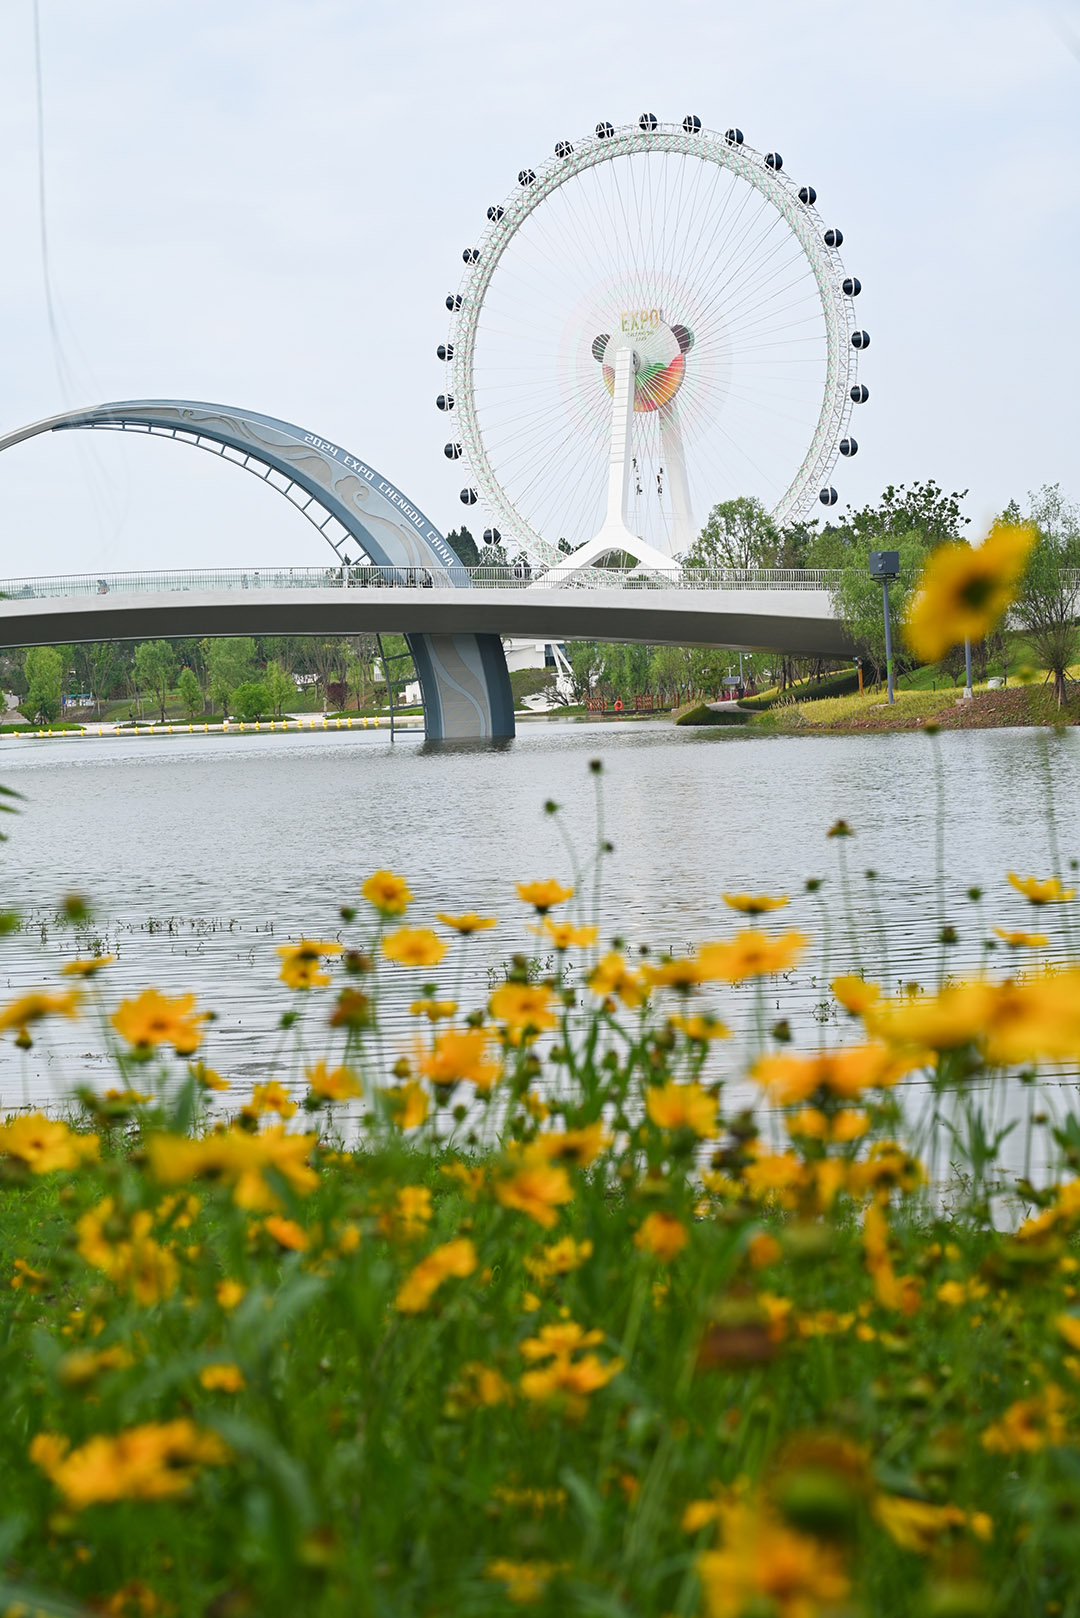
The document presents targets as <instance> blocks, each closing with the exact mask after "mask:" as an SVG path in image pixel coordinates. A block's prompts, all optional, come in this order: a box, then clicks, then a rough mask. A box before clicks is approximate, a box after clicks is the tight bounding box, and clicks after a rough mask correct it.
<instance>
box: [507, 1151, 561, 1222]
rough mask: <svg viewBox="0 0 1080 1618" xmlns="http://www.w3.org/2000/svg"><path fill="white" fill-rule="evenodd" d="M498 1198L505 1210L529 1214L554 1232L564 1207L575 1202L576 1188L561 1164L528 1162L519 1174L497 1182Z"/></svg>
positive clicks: (516, 1173) (519, 1170)
mask: <svg viewBox="0 0 1080 1618" xmlns="http://www.w3.org/2000/svg"><path fill="white" fill-rule="evenodd" d="M495 1198H496V1201H498V1202H500V1203H501V1204H502V1206H503V1207H504V1208H515V1209H517V1211H518V1212H519V1213H524V1214H528V1216H529V1218H530V1219H534V1220H535V1221H536V1223H537V1224H538V1225H541V1226H543V1228H544V1229H545V1230H550V1229H551V1228H552V1226H553V1225H554V1224H555V1222H556V1220H557V1219H558V1217H559V1215H558V1212H557V1210H558V1208H559V1207H560V1205H561V1204H562V1203H565V1202H573V1200H574V1188H573V1186H572V1185H571V1183H570V1176H569V1175H568V1174H567V1172H566V1170H565V1169H564V1168H563V1167H562V1166H561V1165H560V1164H556V1163H546V1162H533V1161H528V1160H527V1161H525V1162H524V1163H522V1165H521V1167H520V1168H519V1169H517V1171H516V1172H515V1173H513V1174H510V1175H507V1176H506V1177H505V1178H503V1179H500V1180H497V1181H496V1182H495Z"/></svg>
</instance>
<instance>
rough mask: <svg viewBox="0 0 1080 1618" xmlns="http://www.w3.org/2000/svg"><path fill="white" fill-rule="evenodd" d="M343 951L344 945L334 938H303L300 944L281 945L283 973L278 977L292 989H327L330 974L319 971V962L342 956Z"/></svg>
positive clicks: (279, 946)
mask: <svg viewBox="0 0 1080 1618" xmlns="http://www.w3.org/2000/svg"><path fill="white" fill-rule="evenodd" d="M341 951H342V945H341V944H339V943H338V941H337V940H336V939H334V938H301V940H300V942H299V943H298V944H279V945H278V947H277V952H278V954H279V955H280V956H281V971H280V973H279V974H278V976H279V977H280V978H281V981H282V983H287V984H288V986H289V988H290V989H317V988H325V987H326V985H327V984H328V983H329V982H330V974H329V972H321V971H320V970H319V962H320V960H322V959H324V958H325V957H326V956H328V955H340V954H341Z"/></svg>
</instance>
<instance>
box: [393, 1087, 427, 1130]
mask: <svg viewBox="0 0 1080 1618" xmlns="http://www.w3.org/2000/svg"><path fill="white" fill-rule="evenodd" d="M382 1094H383V1099H384V1100H385V1102H386V1106H387V1109H388V1111H389V1113H390V1117H391V1118H392V1120H393V1121H394V1123H395V1124H396V1125H397V1127H398V1128H399V1129H403V1130H406V1131H408V1130H410V1129H419V1127H420V1125H421V1124H422V1123H423V1122H424V1119H425V1118H426V1117H427V1115H428V1111H429V1109H430V1106H431V1103H430V1101H429V1100H428V1094H427V1091H426V1090H425V1089H424V1086H423V1085H422V1084H418V1083H417V1082H416V1080H415V1079H409V1081H408V1082H407V1083H406V1084H392V1085H390V1086H389V1088H388V1089H386V1090H384V1091H383V1092H382Z"/></svg>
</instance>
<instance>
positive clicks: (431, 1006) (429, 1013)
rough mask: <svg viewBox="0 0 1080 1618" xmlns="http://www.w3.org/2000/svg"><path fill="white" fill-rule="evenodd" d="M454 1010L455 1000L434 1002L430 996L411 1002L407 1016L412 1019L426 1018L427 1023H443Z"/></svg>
mask: <svg viewBox="0 0 1080 1618" xmlns="http://www.w3.org/2000/svg"><path fill="white" fill-rule="evenodd" d="M456 1010H457V1001H456V1000H436V999H435V998H434V997H433V996H431V995H425V996H424V997H423V999H421V1000H414V1001H413V1002H412V1005H411V1006H410V1007H409V1014H410V1016H413V1017H426V1018H427V1020H428V1022H445V1021H446V1019H447V1018H448V1017H452V1016H453V1015H454V1013H455V1011H456Z"/></svg>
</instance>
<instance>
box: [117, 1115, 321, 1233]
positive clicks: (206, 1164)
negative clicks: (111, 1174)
mask: <svg viewBox="0 0 1080 1618" xmlns="http://www.w3.org/2000/svg"><path fill="white" fill-rule="evenodd" d="M317 1140H318V1136H317V1135H289V1134H287V1133H286V1132H285V1126H284V1124H273V1125H272V1126H271V1127H270V1128H269V1129H262V1130H260V1131H259V1132H258V1133H257V1134H251V1133H249V1131H247V1130H246V1129H226V1130H221V1131H217V1132H215V1133H213V1134H210V1135H204V1136H202V1137H201V1138H200V1139H198V1140H192V1139H191V1138H190V1137H189V1136H185V1135H151V1136H150V1138H149V1140H148V1141H147V1142H146V1156H147V1163H148V1165H149V1169H150V1173H151V1174H152V1175H153V1177H154V1179H155V1180H157V1181H158V1183H159V1184H161V1185H183V1184H184V1183H185V1182H186V1181H188V1180H198V1179H210V1180H216V1181H219V1182H221V1183H222V1184H224V1185H228V1186H230V1187H231V1188H232V1199H233V1201H234V1202H235V1203H236V1205H237V1207H238V1208H246V1209H248V1210H249V1211H251V1212H264V1211H266V1212H271V1213H273V1212H276V1211H277V1210H278V1208H279V1207H280V1199H279V1197H278V1195H277V1192H276V1191H275V1190H274V1188H273V1186H272V1185H271V1184H270V1183H269V1181H268V1180H267V1178H266V1176H267V1174H268V1173H271V1172H272V1173H274V1174H275V1175H278V1174H280V1175H281V1176H282V1177H283V1178H284V1179H285V1181H286V1183H287V1184H288V1186H289V1187H290V1189H291V1190H292V1191H293V1192H294V1193H295V1194H296V1195H297V1196H307V1194H308V1193H309V1192H311V1191H314V1189H315V1187H316V1186H317V1185H318V1183H319V1182H318V1176H317V1175H316V1173H315V1171H314V1169H313V1168H312V1167H311V1165H310V1162H309V1159H310V1157H311V1153H312V1150H313V1148H314V1146H315V1144H316V1141H317Z"/></svg>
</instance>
